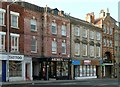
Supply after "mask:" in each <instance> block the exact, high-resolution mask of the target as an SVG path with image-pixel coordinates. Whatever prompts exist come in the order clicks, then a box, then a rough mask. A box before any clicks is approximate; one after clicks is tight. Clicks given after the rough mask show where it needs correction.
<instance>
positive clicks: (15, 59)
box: [6, 54, 24, 81]
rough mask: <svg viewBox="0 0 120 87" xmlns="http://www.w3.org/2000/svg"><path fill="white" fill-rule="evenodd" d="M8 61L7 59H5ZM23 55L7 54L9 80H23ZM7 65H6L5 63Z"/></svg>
mask: <svg viewBox="0 0 120 87" xmlns="http://www.w3.org/2000/svg"><path fill="white" fill-rule="evenodd" d="M7 61H8V60H7ZM23 61H24V55H12V54H11V55H9V77H7V79H8V80H9V81H21V80H24V62H23ZM6 66H7V67H8V65H6Z"/></svg>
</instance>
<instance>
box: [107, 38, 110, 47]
mask: <svg viewBox="0 0 120 87" xmlns="http://www.w3.org/2000/svg"><path fill="white" fill-rule="evenodd" d="M109 42H110V41H109V40H108V39H107V47H109Z"/></svg>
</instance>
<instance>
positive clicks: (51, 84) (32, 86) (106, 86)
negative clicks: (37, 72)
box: [2, 79, 120, 87]
mask: <svg viewBox="0 0 120 87" xmlns="http://www.w3.org/2000/svg"><path fill="white" fill-rule="evenodd" d="M56 86H57V87H67V86H69V87H74V86H76V87H120V85H119V81H118V79H88V80H55V81H31V82H24V83H19V82H18V83H10V84H9V83H7V84H5V83H4V84H3V85H2V87H56Z"/></svg>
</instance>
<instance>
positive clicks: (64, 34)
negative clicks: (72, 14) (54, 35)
mask: <svg viewBox="0 0 120 87" xmlns="http://www.w3.org/2000/svg"><path fill="white" fill-rule="evenodd" d="M61 30H62V35H63V36H66V34H67V26H66V25H62V29H61Z"/></svg>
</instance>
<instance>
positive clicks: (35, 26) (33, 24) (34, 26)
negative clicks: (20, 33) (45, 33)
mask: <svg viewBox="0 0 120 87" xmlns="http://www.w3.org/2000/svg"><path fill="white" fill-rule="evenodd" d="M30 23H31V24H30V26H31V30H33V31H35V30H37V23H36V20H34V19H31V21H30Z"/></svg>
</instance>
